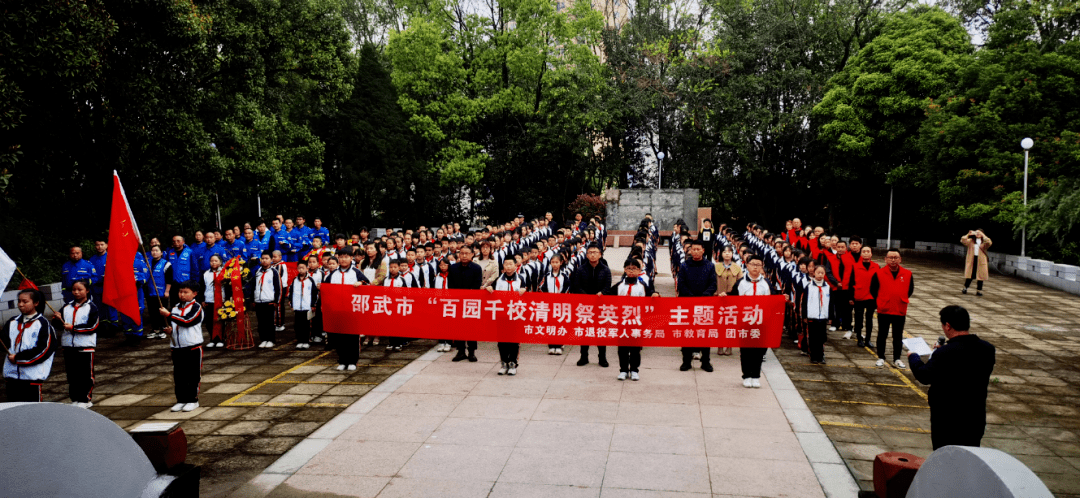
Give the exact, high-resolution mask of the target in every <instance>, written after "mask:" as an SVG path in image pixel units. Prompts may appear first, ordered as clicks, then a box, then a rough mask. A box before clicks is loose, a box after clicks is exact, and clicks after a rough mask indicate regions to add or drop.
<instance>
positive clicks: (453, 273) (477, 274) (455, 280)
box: [446, 262, 484, 290]
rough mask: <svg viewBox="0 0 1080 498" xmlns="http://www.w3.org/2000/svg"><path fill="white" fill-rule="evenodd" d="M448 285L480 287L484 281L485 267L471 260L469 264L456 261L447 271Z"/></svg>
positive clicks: (456, 287)
mask: <svg viewBox="0 0 1080 498" xmlns="http://www.w3.org/2000/svg"><path fill="white" fill-rule="evenodd" d="M446 279H447V282H446V287H447V288H448V289H477V290H479V289H480V285H482V284H483V283H484V269H483V268H480V265H478V264H476V263H473V262H470V263H469V264H468V265H465V264H462V263H454V264H452V265H450V269H449V270H448V271H447V272H446Z"/></svg>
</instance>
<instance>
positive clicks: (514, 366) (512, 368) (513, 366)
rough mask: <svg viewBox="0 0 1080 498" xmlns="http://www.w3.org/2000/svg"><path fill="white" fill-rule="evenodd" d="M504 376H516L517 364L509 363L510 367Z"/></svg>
mask: <svg viewBox="0 0 1080 498" xmlns="http://www.w3.org/2000/svg"><path fill="white" fill-rule="evenodd" d="M506 375H517V363H514V362H512V361H511V362H510V367H509V368H507V369H506Z"/></svg>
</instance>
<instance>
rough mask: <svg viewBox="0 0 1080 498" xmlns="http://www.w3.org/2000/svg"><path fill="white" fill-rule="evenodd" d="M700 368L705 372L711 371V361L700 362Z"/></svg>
mask: <svg viewBox="0 0 1080 498" xmlns="http://www.w3.org/2000/svg"><path fill="white" fill-rule="evenodd" d="M701 369H702V370H704V371H706V372H712V371H713V367H712V363H702V364H701Z"/></svg>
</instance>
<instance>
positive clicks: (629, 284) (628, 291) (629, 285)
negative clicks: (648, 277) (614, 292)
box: [626, 278, 637, 296]
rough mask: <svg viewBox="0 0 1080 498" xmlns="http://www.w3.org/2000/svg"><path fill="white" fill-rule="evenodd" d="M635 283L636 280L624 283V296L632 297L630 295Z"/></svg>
mask: <svg viewBox="0 0 1080 498" xmlns="http://www.w3.org/2000/svg"><path fill="white" fill-rule="evenodd" d="M636 281H637V279H636V278H635V279H634V280H627V281H626V295H627V296H630V295H632V294H631V293H632V292H634V282H636Z"/></svg>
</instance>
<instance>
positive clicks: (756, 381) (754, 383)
mask: <svg viewBox="0 0 1080 498" xmlns="http://www.w3.org/2000/svg"><path fill="white" fill-rule="evenodd" d="M750 385H751V386H754V387H755V388H760V387H761V379H759V378H756V377H755V378H753V379H750Z"/></svg>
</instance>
